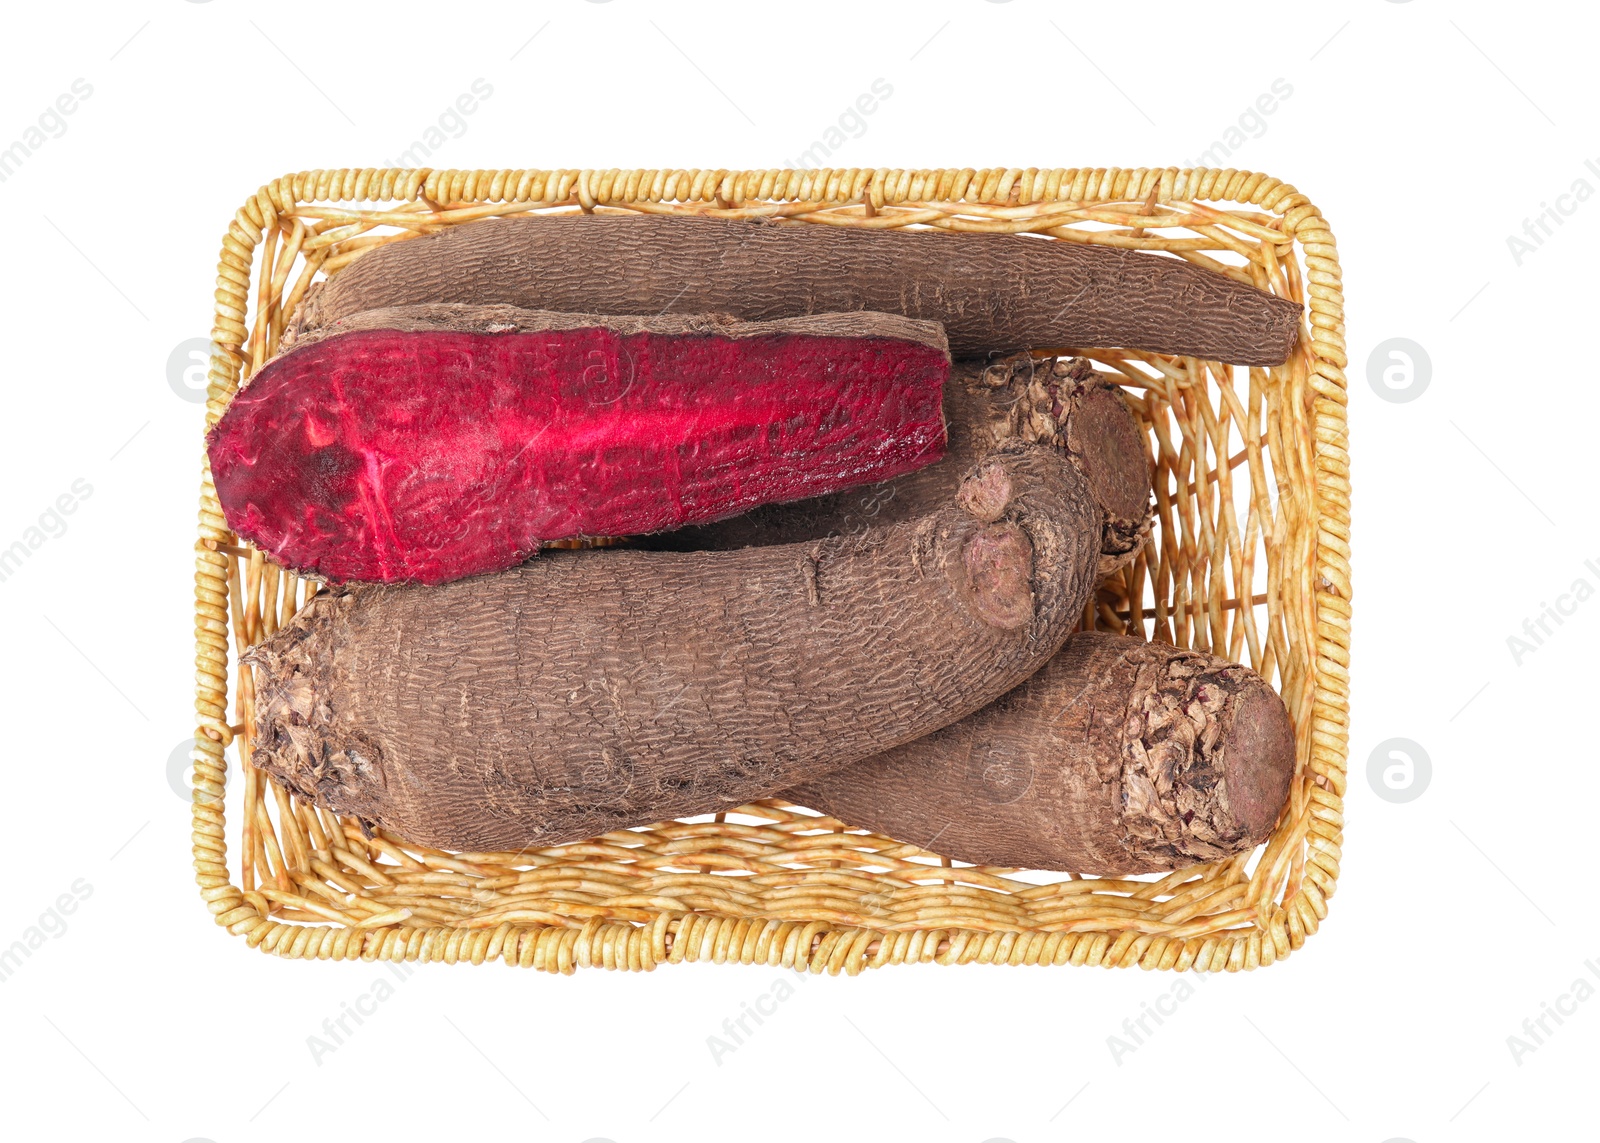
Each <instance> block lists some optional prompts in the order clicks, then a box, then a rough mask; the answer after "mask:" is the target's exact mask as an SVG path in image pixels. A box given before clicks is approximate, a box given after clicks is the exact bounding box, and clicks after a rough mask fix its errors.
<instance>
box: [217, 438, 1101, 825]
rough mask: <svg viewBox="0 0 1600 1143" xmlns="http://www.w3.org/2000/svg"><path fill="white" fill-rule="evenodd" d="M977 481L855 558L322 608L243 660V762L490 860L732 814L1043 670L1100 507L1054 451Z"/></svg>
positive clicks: (1061, 633) (613, 557)
mask: <svg viewBox="0 0 1600 1143" xmlns="http://www.w3.org/2000/svg"><path fill="white" fill-rule="evenodd" d="M972 481H973V486H972V487H971V488H970V489H969V490H967V491H966V492H964V493H963V494H962V495H960V496H952V497H950V498H949V499H948V500H947V501H946V503H945V504H944V505H943V506H942V507H940V508H939V509H937V510H936V511H933V512H930V513H929V514H927V515H926V516H923V517H921V518H919V519H917V520H912V521H906V522H904V523H901V524H895V525H891V526H888V527H883V528H879V529H875V530H873V532H872V533H870V534H867V535H864V536H861V537H855V538H852V539H851V540H849V541H841V540H823V541H819V542H816V543H801V544H789V545H784V546H780V547H770V548H760V549H748V550H744V551H737V552H703V553H676V552H639V551H627V550H621V549H614V548H613V549H604V550H596V551H589V552H552V553H550V554H548V555H547V556H546V557H543V558H541V559H538V560H535V561H532V562H530V563H528V564H526V565H524V566H522V567H520V568H516V569H513V570H511V571H508V572H504V573H501V574H498V575H493V576H480V577H477V578H473V579H466V580H458V581H456V582H454V583H450V584H446V585H444V586H442V587H429V588H421V587H414V586H412V587H404V586H402V587H392V586H362V587H357V588H353V589H349V590H347V591H341V592H332V593H327V594H325V595H321V596H318V597H317V598H316V599H314V600H313V601H312V602H311V603H310V604H309V605H308V606H307V607H306V608H304V609H302V611H301V612H300V614H299V615H297V616H296V617H295V619H294V620H293V622H292V623H291V624H290V625H289V626H288V627H286V628H283V629H281V630H280V631H279V632H278V633H276V634H275V635H273V636H272V637H271V638H270V639H268V640H267V641H266V642H265V643H263V644H262V645H260V646H259V647H258V648H256V649H255V650H253V651H251V652H250V653H249V655H248V656H247V657H246V659H247V661H248V662H249V663H251V664H252V665H253V667H254V669H255V673H256V675H255V678H256V726H255V729H256V747H255V753H254V762H255V764H256V765H257V766H260V767H262V768H264V769H265V770H267V771H268V772H269V773H270V774H272V775H273V776H275V777H276V778H278V779H279V780H280V781H282V782H284V783H285V784H286V785H288V786H289V787H290V788H291V789H293V790H295V791H297V792H298V793H300V794H301V795H302V796H304V797H307V798H310V799H312V800H314V801H315V802H317V803H318V804H320V805H322V806H325V807H326V808H328V809H330V810H333V811H334V812H336V813H341V814H348V815H352V816H355V817H358V818H360V819H362V820H363V821H365V822H368V823H373V824H376V825H379V826H382V827H384V828H386V829H390V830H393V831H394V832H395V833H397V834H399V835H400V836H402V837H405V838H407V839H408V840H411V841H414V842H421V843H424V844H428V845H435V846H439V847H442V848H447V849H454V850H467V851H485V850H506V849H520V848H523V847H527V846H542V845H554V844H559V843H563V842H570V841H575V840H579V839H582V838H586V837H590V836H594V835H596V834H600V833H604V832H607V831H610V830H614V829H620V828H624V827H627V826H634V825H641V824H645V823H648V822H652V821H658V820H661V819H665V818H672V817H681V816H683V815H686V814H696V813H704V812H707V811H712V810H720V809H727V808H729V807H731V806H736V805H739V804H741V803H743V802H746V801H749V800H750V799H751V798H756V797H767V796H770V795H771V794H773V793H774V792H775V791H777V790H781V789H783V788H785V787H786V786H789V785H792V784H794V783H795V782H797V781H803V780H805V779H808V778H811V777H814V776H816V775H819V774H822V773H825V772H827V771H828V770H830V769H833V768H835V767H838V766H843V765H848V764H849V763H851V762H855V761H858V760H860V759H862V758H865V757H868V756H869V755H872V754H876V753H879V752H881V751H883V750H886V749H889V748H891V747H893V746H897V745H899V744H901V743H903V742H908V741H910V740H912V739H914V738H917V737H920V736H922V735H924V734H927V733H929V732H931V731H933V730H936V729H938V728H939V727H941V726H945V725H947V724H949V723H951V722H953V721H955V720H957V719H959V718H961V717H963V716H965V715H967V714H969V713H971V712H972V711H974V710H977V709H978V708H979V707H981V706H983V705H984V704H985V703H988V702H990V701H992V700H993V699H995V698H997V697H998V696H1000V695H1001V694H1003V693H1005V692H1006V691H1007V690H1009V689H1011V688H1012V687H1014V686H1016V685H1017V684H1018V683H1020V682H1021V681H1022V680H1023V679H1025V678H1027V677H1028V676H1029V675H1030V674H1032V673H1033V672H1034V671H1035V670H1037V669H1038V668H1039V667H1040V666H1041V665H1043V663H1044V662H1045V661H1046V660H1048V659H1049V657H1050V656H1051V655H1052V654H1054V653H1055V651H1056V649H1057V648H1058V647H1060V645H1061V644H1062V642H1063V641H1065V639H1066V637H1067V634H1068V632H1069V631H1071V629H1072V627H1073V624H1074V623H1075V621H1076V619H1077V616H1078V614H1079V612H1080V610H1081V608H1082V607H1083V604H1084V601H1085V599H1086V598H1087V595H1088V592H1089V590H1090V587H1091V584H1092V582H1093V576H1094V568H1095V560H1096V554H1097V553H1096V549H1097V545H1096V544H1095V542H1094V538H1095V537H1096V536H1097V535H1098V534H1099V527H1100V513H1099V509H1098V508H1097V507H1096V506H1095V505H1094V502H1093V498H1092V496H1091V495H1090V493H1089V490H1088V487H1087V485H1086V482H1085V481H1084V479H1083V477H1082V476H1081V475H1080V474H1079V473H1078V472H1077V470H1076V469H1074V468H1073V467H1072V466H1071V465H1070V464H1068V463H1067V462H1066V461H1065V460H1064V459H1063V458H1062V457H1061V456H1059V455H1058V454H1056V453H1055V452H1053V451H1052V450H1049V449H1046V448H1042V447H1040V446H1034V445H1021V444H1012V445H1010V446H1008V447H1006V448H1004V449H1002V450H999V451H997V452H996V453H994V454H992V455H991V456H990V457H987V458H985V460H984V461H982V462H981V463H980V465H979V466H978V468H977V469H976V470H975V471H974V473H973V476H972ZM968 503H970V504H971V505H972V507H971V508H969V507H967V506H966V505H967V504H968Z"/></svg>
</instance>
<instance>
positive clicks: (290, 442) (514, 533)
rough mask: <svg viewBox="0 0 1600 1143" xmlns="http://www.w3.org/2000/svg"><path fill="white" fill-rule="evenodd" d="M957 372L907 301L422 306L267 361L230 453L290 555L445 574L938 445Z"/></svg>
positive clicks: (660, 523)
mask: <svg viewBox="0 0 1600 1143" xmlns="http://www.w3.org/2000/svg"><path fill="white" fill-rule="evenodd" d="M948 372H949V356H948V354H947V352H946V349H945V343H944V337H943V334H942V332H941V331H940V330H939V328H938V327H937V326H936V325H933V324H931V323H926V322H917V321H911V320H908V319H905V318H901V317H897V316H890V315H881V314H866V313H858V314H849V315H819V316H817V317H814V318H797V319H792V320H786V321H776V322H766V323H752V322H735V321H733V320H731V319H719V318H695V317H671V316H669V317H658V318H649V319H640V318H602V317H589V316H585V315H571V314H551V313H542V312H536V311H527V310H518V309H515V308H512V307H506V306H483V307H471V306H455V305H438V306H413V307H401V308H398V309H393V310H386V311H375V312H373V313H369V314H357V315H353V316H352V317H350V318H347V319H344V320H342V321H340V322H336V323H334V324H333V325H331V326H329V327H326V328H324V329H321V330H318V331H316V332H315V333H312V334H309V335H307V336H304V337H302V338H301V339H300V340H299V341H297V342H295V343H294V344H293V346H292V347H291V348H290V349H289V350H288V351H287V352H285V353H282V354H280V355H279V356H278V357H276V358H274V359H273V360H272V361H270V362H268V363H267V364H266V365H265V366H264V367H263V368H262V369H261V371H260V372H259V373H258V374H257V375H256V376H255V377H254V379H252V381H251V382H250V384H249V385H248V386H247V387H246V388H245V389H244V390H243V391H242V392H240V393H239V395H238V396H237V397H235V398H234V400H233V403H232V405H230V406H229V408H228V411H227V412H226V413H225V414H224V415H223V417H222V419H221V420H220V421H219V422H218V423H217V425H216V427H215V428H214V429H213V430H212V433H211V436H210V440H209V454H210V460H211V472H212V477H213V479H214V480H215V483H216V489H217V496H218V499H219V500H220V501H221V503H222V507H223V511H224V513H225V515H226V518H227V520H228V524H229V526H230V527H231V528H233V530H234V531H236V532H237V533H238V534H239V535H240V536H243V537H245V538H246V539H249V540H251V541H252V542H254V543H255V544H256V545H257V546H259V547H260V548H262V549H263V550H264V551H266V552H267V553H268V554H269V555H271V556H272V558H273V559H274V560H276V561H277V562H278V563H280V564H282V565H284V566H286V567H289V568H292V569H294V570H296V571H300V572H303V573H307V574H311V575H316V576H320V577H322V578H324V579H328V580H331V581H334V582H343V581H347V580H362V581H376V582H382V583H393V582H399V581H420V582H422V583H442V582H445V581H448V580H452V579H458V578H461V577H463V576H470V575H477V574H480V573H483V572H491V571H499V570H502V569H504V568H508V567H512V566H514V565H516V564H518V563H521V562H522V561H523V560H524V559H526V558H527V557H528V556H529V555H530V554H531V553H533V552H534V551H536V550H537V549H538V547H539V545H540V543H541V542H542V541H547V540H559V539H565V538H569V537H574V536H596V535H627V534H638V533H644V532H654V531H658V530H661V529H666V528H676V527H679V526H681V525H684V524H693V523H703V522H707V521H711V520H716V519H720V518H722V517H725V516H730V515H733V514H735V513H738V512H743V511H745V510H747V509H749V508H751V507H754V506H756V505H759V504H765V503H772V502H779V501H786V500H796V499H800V498H803V497H810V496H817V495H821V494H824V493H827V492H832V491H836V490H838V489H841V488H848V487H851V486H853V485H857V484H862V483H866V482H870V481H879V480H885V479H888V478H890V477H893V476H897V475H900V474H902V473H905V472H909V471H911V470H913V469H915V468H919V467H921V466H923V465H926V464H931V463H933V462H935V461H937V460H939V459H940V458H941V457H942V456H943V455H944V446H945V434H944V420H943V417H942V414H941V412H940V399H941V393H942V387H943V384H944V380H945V378H946V376H947V374H948Z"/></svg>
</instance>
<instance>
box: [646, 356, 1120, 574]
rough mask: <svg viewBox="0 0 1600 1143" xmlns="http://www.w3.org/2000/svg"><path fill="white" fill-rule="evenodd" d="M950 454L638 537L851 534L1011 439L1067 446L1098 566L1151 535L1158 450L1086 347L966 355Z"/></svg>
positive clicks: (677, 540) (911, 505)
mask: <svg viewBox="0 0 1600 1143" xmlns="http://www.w3.org/2000/svg"><path fill="white" fill-rule="evenodd" d="M944 418H945V432H946V435H947V437H948V444H947V447H946V449H945V455H944V459H943V460H941V461H939V462H937V463H935V464H932V465H929V466H927V467H926V468H920V469H917V470H916V471H915V472H911V473H908V474H906V475H905V476H901V477H899V478H897V479H895V480H891V481H882V482H879V483H875V484H870V485H863V486H860V487H857V488H853V489H847V490H843V491H840V492H834V493H830V494H828V495H826V496H819V497H815V498H814V499H811V500H802V501H798V502H795V503H792V504H768V505H763V506H761V507H758V508H753V509H751V510H750V511H749V512H746V513H744V514H743V515H739V516H734V517H730V518H729V519H726V520H719V521H717V522H716V523H712V524H699V525H692V526H689V527H685V528H680V529H678V530H677V531H673V532H664V533H661V534H659V535H656V536H646V537H640V538H639V539H637V540H635V541H634V542H635V543H637V544H638V545H640V546H642V547H648V548H655V549H661V550H671V551H721V550H725V549H729V548H744V547H765V546H766V545H768V544H784V543H793V542H795V541H799V540H815V539H821V538H822V537H824V536H832V535H844V536H848V535H853V534H855V533H857V532H860V531H863V530H864V529H866V528H870V527H873V526H875V525H880V524H892V523H896V522H898V521H900V520H908V519H911V518H912V517H914V516H919V515H921V514H922V513H924V512H927V511H928V510H929V509H930V508H931V507H932V506H933V505H935V504H937V503H939V502H941V501H943V500H945V499H947V498H948V497H949V496H950V494H951V493H952V492H953V491H954V490H955V488H956V485H958V484H959V483H960V482H961V478H962V476H963V475H965V473H966V471H967V470H968V469H969V468H970V467H971V466H972V465H973V463H974V462H976V461H977V459H978V458H979V457H980V456H982V455H983V454H984V453H986V452H989V451H990V450H992V449H994V448H997V447H998V446H999V445H1001V444H1003V443H1005V442H1006V441H1009V440H1024V441H1035V442H1039V443H1042V444H1048V445H1050V446H1052V447H1054V448H1057V449H1060V450H1061V451H1062V452H1063V453H1064V454H1065V455H1066V456H1067V458H1068V459H1069V460H1071V461H1072V463H1073V464H1074V465H1076V466H1077V468H1078V469H1079V471H1081V472H1082V473H1083V475H1084V477H1085V479H1087V480H1088V482H1089V487H1090V489H1091V490H1092V491H1093V492H1094V496H1095V500H1096V501H1097V502H1098V503H1099V505H1100V507H1101V509H1102V511H1103V512H1104V513H1105V525H1104V528H1103V530H1102V533H1101V548H1100V569H1099V575H1100V578H1102V579H1104V578H1105V577H1106V576H1108V575H1110V574H1111V573H1112V572H1114V571H1116V570H1117V569H1118V568H1120V567H1122V566H1123V565H1125V564H1127V563H1128V562H1129V561H1131V560H1132V559H1133V557H1134V556H1135V555H1137V554H1138V552H1139V549H1140V548H1142V547H1143V546H1144V542H1145V541H1146V540H1147V539H1148V538H1149V535H1150V524H1151V499H1150V491H1151V489H1150V456H1149V451H1148V448H1147V446H1146V445H1145V440H1144V434H1143V432H1142V431H1141V430H1140V428H1139V422H1138V421H1137V420H1135V419H1134V416H1133V414H1132V413H1131V412H1130V411H1129V409H1128V407H1127V405H1126V404H1124V403H1123V400H1122V397H1121V395H1120V392H1119V390H1118V389H1117V387H1116V386H1115V385H1113V384H1111V383H1110V382H1108V381H1107V380H1105V379H1104V378H1102V377H1101V376H1100V375H1099V374H1097V373H1096V372H1095V371H1094V367H1093V365H1092V364H1090V362H1088V361H1087V360H1085V359H1083V358H1075V359H1073V360H1070V361H1068V360H1062V359H1056V358H1047V359H1035V358H1033V357H1032V356H1031V355H1030V354H1026V353H1024V354H1019V355H1017V356H1014V357H1010V358H1006V359H1003V360H1000V361H996V362H992V363H991V362H974V361H957V362H956V363H955V364H954V365H953V366H952V367H951V371H950V380H949V381H948V382H946V384H945V391H944Z"/></svg>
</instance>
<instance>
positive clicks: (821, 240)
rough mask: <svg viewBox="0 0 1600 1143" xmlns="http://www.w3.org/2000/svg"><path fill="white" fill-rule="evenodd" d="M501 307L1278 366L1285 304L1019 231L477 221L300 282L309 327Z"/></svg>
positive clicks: (1130, 256) (581, 219)
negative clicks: (830, 316) (811, 324)
mask: <svg viewBox="0 0 1600 1143" xmlns="http://www.w3.org/2000/svg"><path fill="white" fill-rule="evenodd" d="M426 302H467V303H472V304H480V305H481V304H485V303H504V304H507V305H515V306H522V307H524V308H527V309H547V310H573V311H581V312H587V313H609V314H653V313H729V314H733V315H735V316H736V317H740V318H743V319H745V320H746V321H766V320H770V319H773V318H784V317H793V316H796V315H798V314H809V313H828V312H838V313H844V312H849V311H852V310H875V311H880V312H884V313H899V314H904V315H905V316H907V317H912V318H921V319H923V320H926V321H936V322H939V323H941V324H942V325H943V326H944V327H945V332H946V333H947V334H948V335H949V338H950V349H951V352H952V353H954V354H955V355H956V356H958V357H967V356H974V355H982V354H986V353H991V352H995V351H1006V352H1009V351H1014V350H1018V349H1022V348H1024V347H1027V346H1041V347H1064V346H1102V347H1112V346H1121V347H1126V348H1130V349H1143V350H1148V351H1150V352H1154V353H1173V354H1187V355H1191V356H1195V357H1204V358H1209V359H1213V360H1218V361H1226V362H1231V363H1233V364H1236V365H1279V364H1282V363H1283V362H1284V361H1285V360H1286V359H1287V358H1288V356H1289V354H1290V352H1291V351H1292V350H1293V349H1294V345H1295V341H1296V338H1297V337H1298V336H1299V331H1300V319H1301V307H1300V306H1299V305H1297V304H1296V303H1294V302H1292V301H1290V300H1288V299H1286V298H1280V297H1277V296H1275V295H1273V294H1271V293H1268V292H1267V291H1265V290H1260V289H1257V288H1256V287H1254V286H1250V285H1247V284H1245V283H1243V282H1238V281H1235V280H1234V279H1232V278H1230V277H1228V276H1226V275H1224V274H1219V273H1216V272H1215V271H1211V270H1206V269H1203V268H1201V267H1199V266H1194V265H1191V264H1190V263H1188V262H1184V261H1182V260H1180V259H1177V258H1169V257H1165V256H1162V255H1159V254H1153V253H1147V252H1144V251H1139V250H1125V249H1120V248H1114V247H1109V246H1090V245H1085V244H1082V243H1077V242H1064V241H1060V240H1050V239H1043V238H1039V237H1035V236H1032V235H1022V234H979V233H970V232H965V233H964V232H959V231H948V230H942V229H930V230H877V229H862V228H860V227H849V228H845V227H839V226H825V225H817V224H814V223H780V222H772V221H768V220H734V219H722V218H685V217H677V218H672V217H665V216H660V215H621V214H588V215H561V216H552V215H530V216H523V217H520V218H491V219H484V220H481V221H478V222H469V223H463V224H461V225H459V226H452V227H448V228H447V229H445V230H443V231H441V232H439V233H437V234H430V235H423V236H420V237H416V238H407V239H404V240H402V241H398V242H391V243H387V244H385V245H383V246H380V247H378V248H377V249H375V250H372V251H370V252H368V253H366V254H363V255H362V256H361V257H360V258H358V259H357V260H356V261H354V262H352V263H351V264H350V265H348V266H347V267H345V268H344V269H343V270H341V271H339V272H338V273H336V274H335V275H333V276H332V277H331V278H329V279H327V280H326V281H325V282H323V283H321V284H319V285H318V286H314V287H313V288H312V291H311V292H309V293H308V295H307V297H306V299H305V301H304V302H303V303H302V305H301V307H300V309H299V311H298V312H297V313H296V314H295V315H294V319H293V320H294V324H295V328H300V329H303V328H315V327H317V326H321V325H327V324H329V323H331V322H333V321H336V320H337V319H339V318H341V317H346V316H348V315H350V314H353V313H358V312H360V311H362V310H369V309H376V308H379V307H382V306H397V305H415V304H419V303H426Z"/></svg>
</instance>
